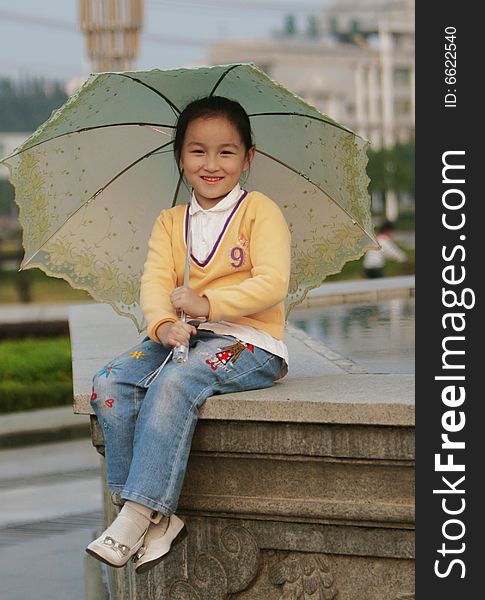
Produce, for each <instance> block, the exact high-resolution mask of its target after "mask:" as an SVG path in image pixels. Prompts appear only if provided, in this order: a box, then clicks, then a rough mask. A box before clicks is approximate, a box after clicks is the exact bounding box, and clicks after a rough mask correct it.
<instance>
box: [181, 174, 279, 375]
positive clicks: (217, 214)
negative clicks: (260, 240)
mask: <svg viewBox="0 0 485 600" xmlns="http://www.w3.org/2000/svg"><path fill="white" fill-rule="evenodd" d="M243 193H244V192H243V190H241V188H240V186H239V184H236V186H235V187H234V188H233V189H232V190H231V191H230V192H229V194H227V196H225V198H223V199H222V200H220V201H219V202H218V203H217V204H216V205H215V206H213V207H212V208H207V209H205V208H202V207H201V206H200V204H199V203H198V202H197V199H196V197H195V194H194V192H192V198H191V203H190V207H189V215H190V232H191V236H190V238H191V245H192V254H193V255H194V256H195V258H196V259H197V260H198V261H199V262H202V261H204V260H205V259H206V258H207V257H208V256H209V254H210V252H211V250H212V248H213V247H214V244H215V243H216V241H217V238H218V237H219V234H220V233H221V230H222V228H223V227H224V224H225V223H226V220H227V218H228V217H229V215H230V214H231V211H232V209H233V208H234V206H235V205H236V204H237V202H238V200H239V198H240V197H241V195H242V194H243ZM189 285H190V281H189ZM199 329H209V330H210V331H213V332H214V333H218V334H220V335H232V336H234V337H235V338H237V339H238V340H241V341H242V342H245V343H246V344H253V346H257V347H258V348H262V349H263V350H267V351H268V352H271V353H272V354H275V355H276V356H280V357H281V358H283V359H284V360H285V362H286V365H288V349H287V347H286V344H285V343H284V342H283V341H282V340H277V339H276V338H274V337H273V336H272V335H270V334H269V333H267V332H266V331H262V330H260V329H256V328H255V327H250V326H249V325H240V324H237V323H230V322H228V321H205V322H203V323H201V324H200V325H199ZM286 365H285V369H284V370H283V373H282V375H281V376H283V375H284V373H285V372H286Z"/></svg>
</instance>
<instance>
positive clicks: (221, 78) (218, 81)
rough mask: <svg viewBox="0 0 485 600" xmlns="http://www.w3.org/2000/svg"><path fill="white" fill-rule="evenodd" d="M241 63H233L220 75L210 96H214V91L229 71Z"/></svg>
mask: <svg viewBox="0 0 485 600" xmlns="http://www.w3.org/2000/svg"><path fill="white" fill-rule="evenodd" d="M240 66H241V65H239V64H237V65H231V66H230V67H229V69H227V71H224V73H223V74H222V75H221V76H220V77H219V79H218V80H217V81H216V83H215V85H214V87H213V88H212V91H211V92H210V94H209V96H213V95H214V92H215V91H216V89H217V88H218V87H219V84H220V83H221V81H222V80H223V79H224V77H225V76H226V75H227V74H228V73H229V71H232V70H233V69H235V68H236V67H240Z"/></svg>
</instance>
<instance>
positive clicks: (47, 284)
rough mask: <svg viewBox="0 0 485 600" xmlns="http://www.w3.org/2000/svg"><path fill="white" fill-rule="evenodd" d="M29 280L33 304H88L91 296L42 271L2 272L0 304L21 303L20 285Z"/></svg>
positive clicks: (0, 273)
mask: <svg viewBox="0 0 485 600" xmlns="http://www.w3.org/2000/svg"><path fill="white" fill-rule="evenodd" d="M22 277H23V278H24V279H25V280H27V282H28V283H29V284H30V288H31V302H38V303H40V304H42V303H51V302H73V303H75V302H87V301H89V300H92V298H91V296H90V295H89V294H88V293H87V292H85V291H83V290H75V289H73V288H72V287H71V286H70V285H69V284H68V283H67V281H64V279H57V278H56V277H49V276H47V275H46V274H45V273H44V272H43V271H41V270H40V269H29V270H26V271H21V272H20V273H19V272H18V271H0V304H9V303H16V302H20V301H21V296H20V293H19V288H18V286H19V284H20V283H21V278H22Z"/></svg>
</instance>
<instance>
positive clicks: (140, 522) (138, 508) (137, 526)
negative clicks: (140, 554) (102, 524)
mask: <svg viewBox="0 0 485 600" xmlns="http://www.w3.org/2000/svg"><path fill="white" fill-rule="evenodd" d="M152 513H153V511H152V509H151V508H148V507H147V506H143V505H142V504H138V503H137V502H132V501H131V500H127V501H126V502H125V504H124V506H123V508H122V509H121V511H120V513H119V515H118V516H117V517H116V519H115V520H114V521H113V522H112V523H111V525H110V526H109V527H108V529H107V530H106V531H105V532H104V535H105V536H110V537H112V538H113V539H114V540H116V541H117V542H119V543H120V544H124V545H125V546H128V547H129V548H131V547H132V546H134V545H135V544H136V542H137V541H138V540H139V539H140V537H141V536H142V535H143V533H144V532H145V531H146V530H147V528H148V525H149V524H150V523H151V519H150V516H151V515H152Z"/></svg>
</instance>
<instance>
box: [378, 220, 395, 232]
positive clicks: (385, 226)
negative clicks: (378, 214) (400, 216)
mask: <svg viewBox="0 0 485 600" xmlns="http://www.w3.org/2000/svg"><path fill="white" fill-rule="evenodd" d="M393 229H394V223H393V222H392V221H389V220H388V219H385V220H384V221H383V222H382V223H381V225H380V227H379V229H378V230H377V231H378V233H384V232H385V231H392V230H393Z"/></svg>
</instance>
